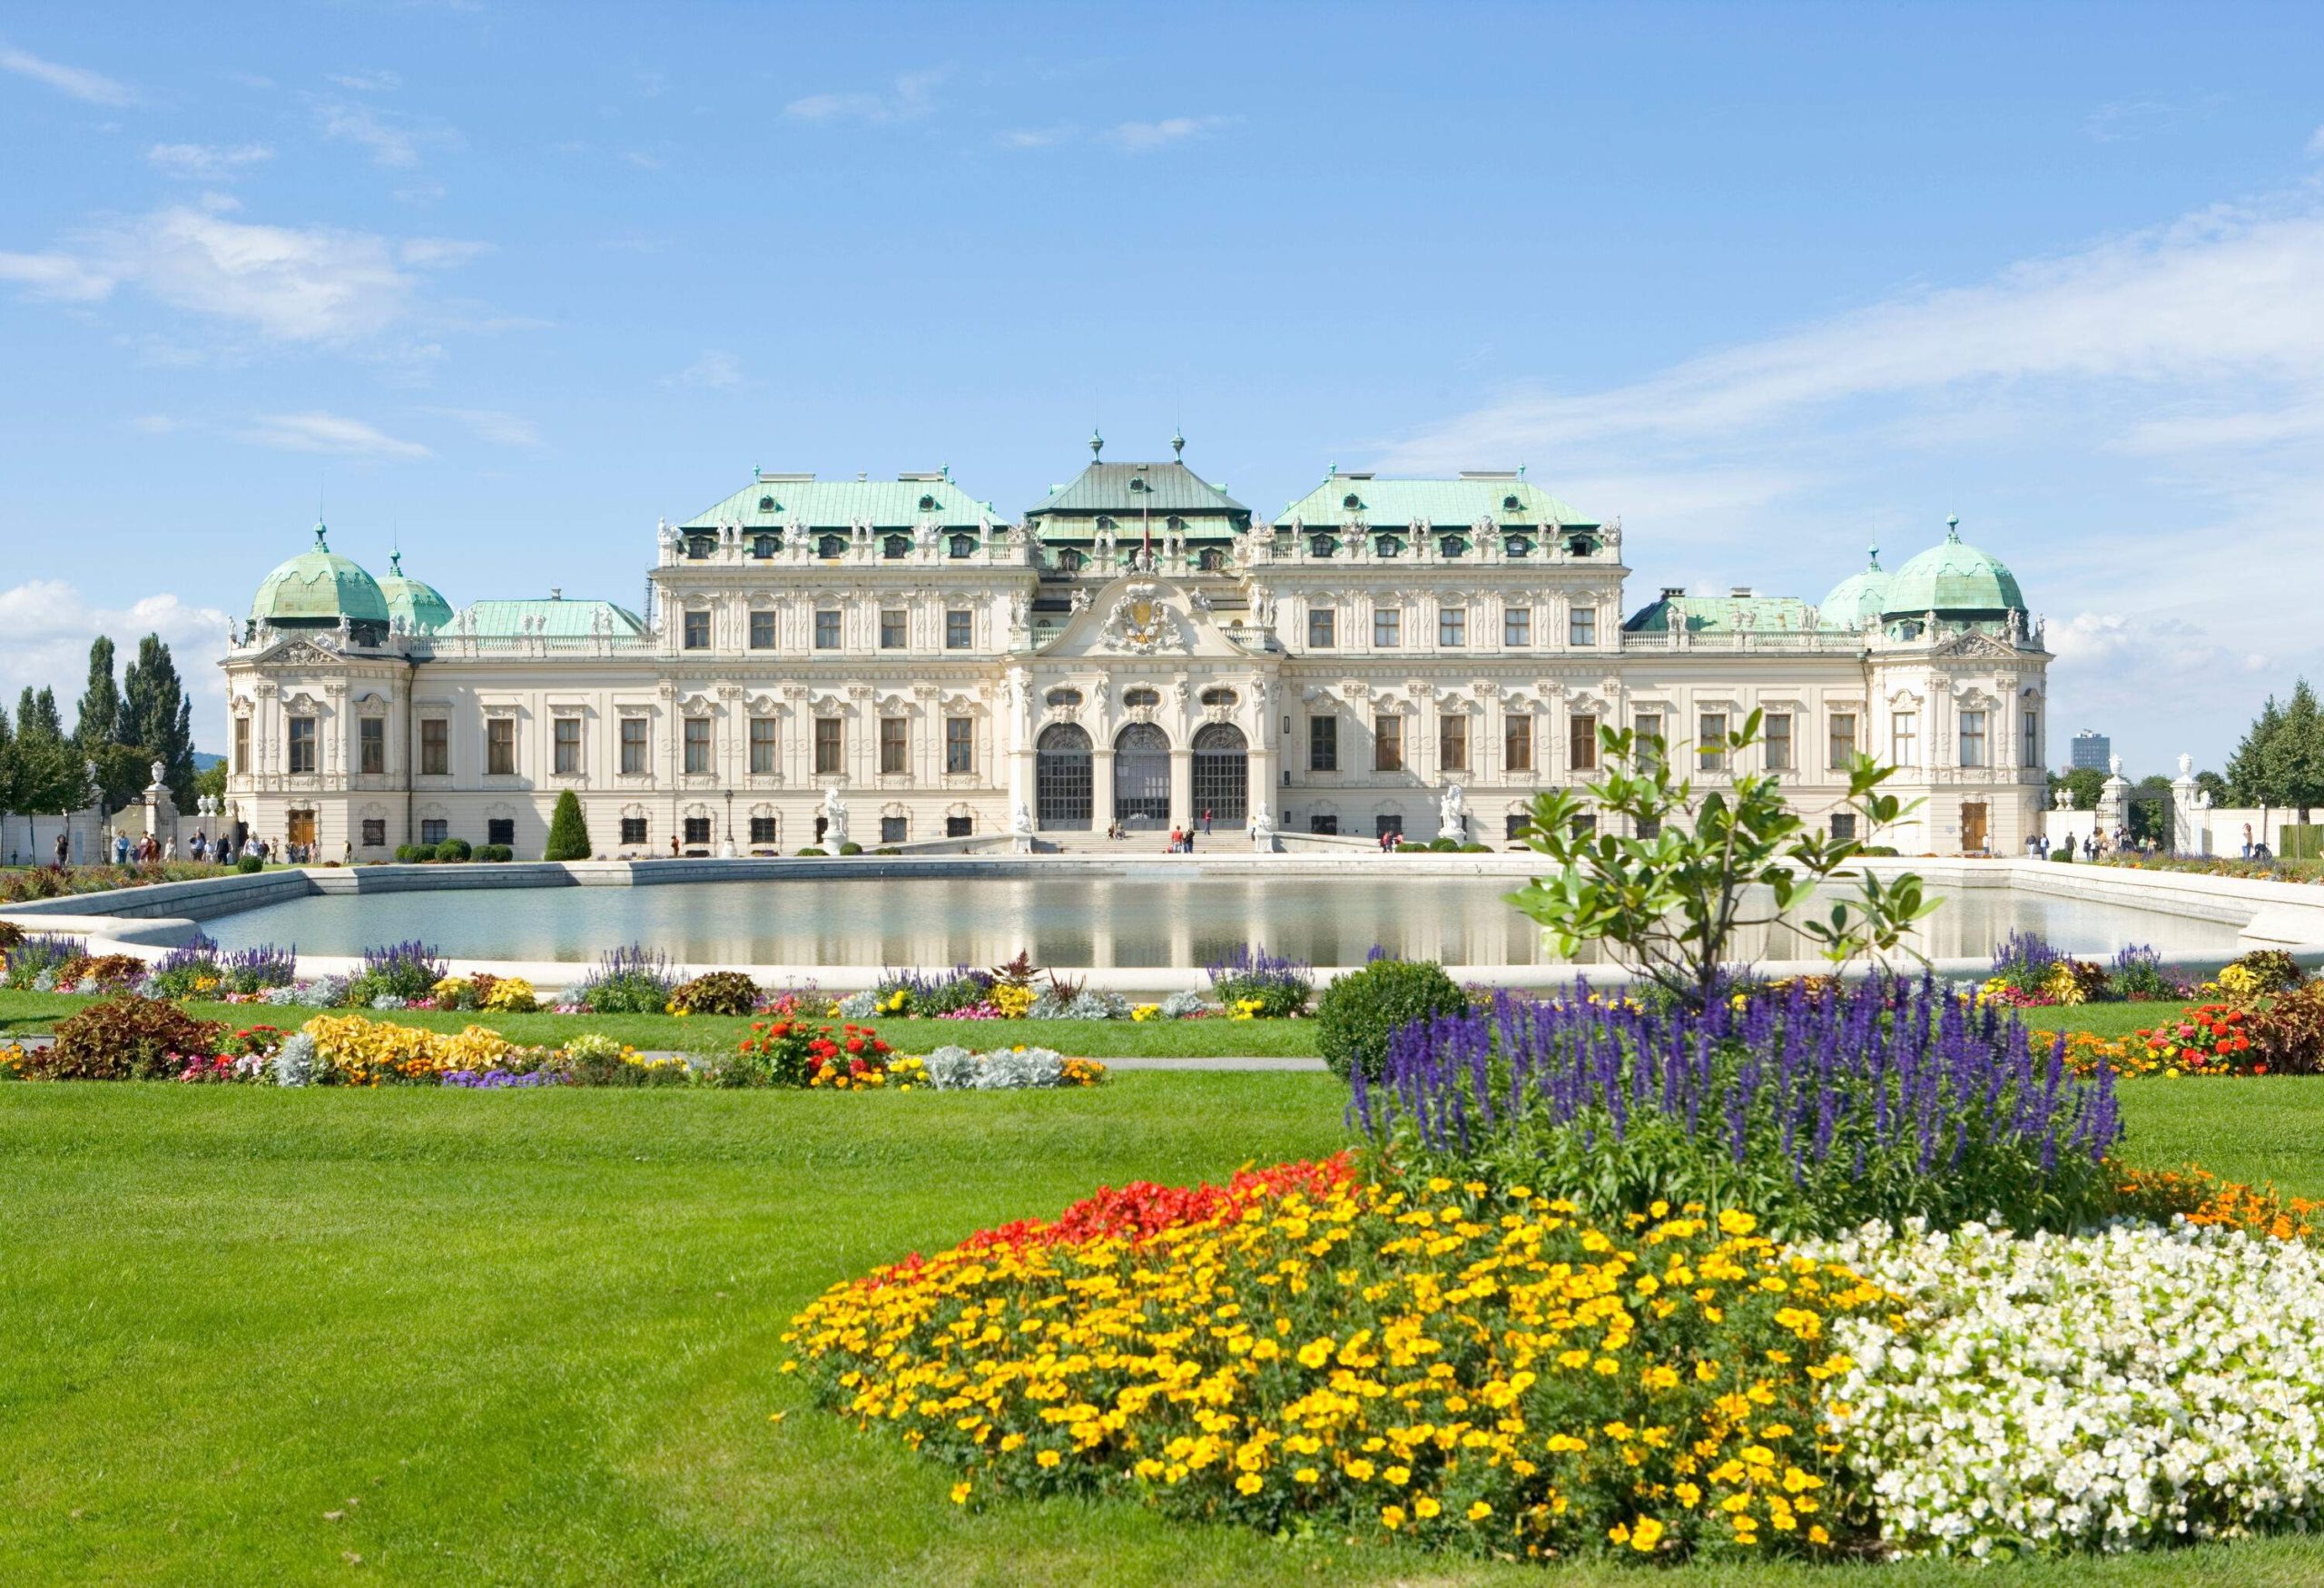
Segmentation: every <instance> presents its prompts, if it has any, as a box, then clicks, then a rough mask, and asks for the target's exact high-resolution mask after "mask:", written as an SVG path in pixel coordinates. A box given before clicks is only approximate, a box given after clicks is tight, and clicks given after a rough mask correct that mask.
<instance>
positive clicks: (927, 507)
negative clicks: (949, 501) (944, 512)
mask: <svg viewBox="0 0 2324 1588" xmlns="http://www.w3.org/2000/svg"><path fill="white" fill-rule="evenodd" d="M920 510H921V512H923V513H932V512H934V511H935V510H936V498H934V497H922V498H920Z"/></svg>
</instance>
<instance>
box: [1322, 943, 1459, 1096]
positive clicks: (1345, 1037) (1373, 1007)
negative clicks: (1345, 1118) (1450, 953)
mask: <svg viewBox="0 0 2324 1588" xmlns="http://www.w3.org/2000/svg"><path fill="white" fill-rule="evenodd" d="M1468 1007H1469V999H1468V995H1467V994H1466V993H1464V992H1462V991H1461V986H1460V983H1459V982H1457V981H1453V980H1452V977H1450V976H1448V975H1446V974H1445V973H1444V967H1443V966H1442V965H1440V964H1438V963H1437V962H1435V961H1434V960H1374V961H1373V962H1372V963H1370V964H1368V965H1366V966H1364V969H1362V970H1361V971H1356V972H1352V973H1350V974H1348V975H1345V976H1343V977H1341V978H1340V979H1339V980H1338V981H1334V982H1333V983H1332V984H1331V985H1330V986H1329V987H1326V988H1324V997H1323V1001H1322V1002H1320V1003H1318V1004H1317V1005H1316V1006H1315V1043H1316V1046H1317V1048H1318V1049H1319V1050H1321V1051H1322V1053H1323V1055H1324V1063H1326V1064H1328V1065H1329V1066H1331V1070H1332V1073H1333V1074H1334V1075H1336V1076H1339V1077H1341V1078H1342V1079H1343V1080H1344V1079H1346V1077H1347V1074H1348V1072H1349V1071H1350V1070H1354V1068H1355V1067H1356V1066H1358V1065H1359V1064H1360V1065H1362V1066H1363V1069H1364V1078H1365V1079H1366V1080H1379V1079H1380V1077H1381V1076H1382V1075H1383V1074H1384V1073H1385V1072H1386V1070H1387V1064H1388V1039H1389V1038H1390V1037H1391V1036H1393V1035H1394V1034H1395V1033H1396V1032H1397V1031H1400V1030H1401V1029H1403V1027H1404V1026H1406V1025H1409V1024H1411V1023H1412V1022H1413V1021H1416V1020H1426V1019H1427V1018H1428V1017H1429V1016H1431V1015H1438V1014H1459V1013H1461V1012H1462V1011H1464V1010H1466V1009H1467V1008H1468Z"/></svg>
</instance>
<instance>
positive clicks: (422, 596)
mask: <svg viewBox="0 0 2324 1588" xmlns="http://www.w3.org/2000/svg"><path fill="white" fill-rule="evenodd" d="M379 594H380V595H382V596H384V597H387V602H388V616H389V617H390V618H392V619H395V620H397V621H399V622H400V623H402V625H403V626H404V631H405V632H406V633H407V634H433V633H435V632H436V631H437V630H438V629H439V628H441V627H443V626H445V625H446V624H448V623H449V622H451V621H452V604H451V603H450V602H449V601H447V600H445V599H444V597H442V596H441V595H439V594H438V592H437V589H436V587H435V586H433V585H430V584H426V583H423V582H422V581H420V580H419V579H415V578H410V577H407V576H406V575H405V573H404V571H403V553H402V552H400V551H391V552H389V554H388V577H386V578H384V579H381V580H380V581H379Z"/></svg>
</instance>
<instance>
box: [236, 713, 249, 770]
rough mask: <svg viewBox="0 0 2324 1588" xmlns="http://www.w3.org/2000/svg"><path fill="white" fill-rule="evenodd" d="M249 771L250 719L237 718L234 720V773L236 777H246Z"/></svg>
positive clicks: (244, 717)
mask: <svg viewBox="0 0 2324 1588" xmlns="http://www.w3.org/2000/svg"><path fill="white" fill-rule="evenodd" d="M250 769H251V719H250V718H248V717H246V716H238V717H236V718H235V719H234V773H235V775H237V776H246V775H248V774H249V772H250Z"/></svg>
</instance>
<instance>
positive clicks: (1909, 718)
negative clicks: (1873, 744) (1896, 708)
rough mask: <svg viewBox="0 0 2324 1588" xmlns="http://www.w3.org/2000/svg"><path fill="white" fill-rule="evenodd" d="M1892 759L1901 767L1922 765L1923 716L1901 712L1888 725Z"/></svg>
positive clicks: (1914, 712) (1916, 713)
mask: <svg viewBox="0 0 2324 1588" xmlns="http://www.w3.org/2000/svg"><path fill="white" fill-rule="evenodd" d="M1888 748H1889V756H1890V759H1892V760H1893V761H1895V762H1896V764H1897V765H1899V766H1918V765H1919V764H1921V714H1920V713H1918V712H1916V711H1900V712H1898V713H1897V714H1896V716H1895V717H1893V718H1891V719H1890V722H1889V725H1888Z"/></svg>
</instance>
